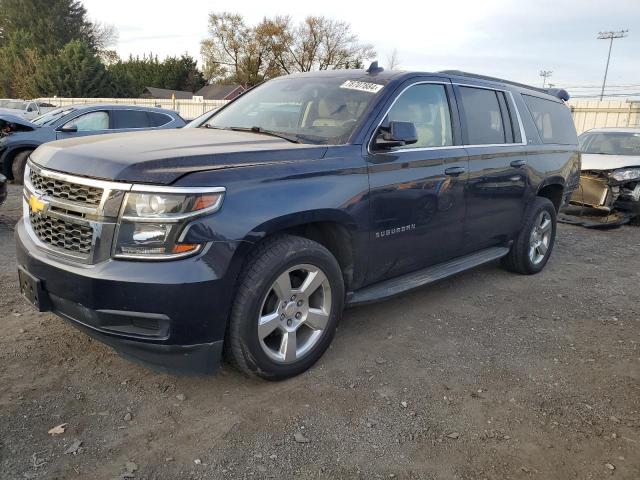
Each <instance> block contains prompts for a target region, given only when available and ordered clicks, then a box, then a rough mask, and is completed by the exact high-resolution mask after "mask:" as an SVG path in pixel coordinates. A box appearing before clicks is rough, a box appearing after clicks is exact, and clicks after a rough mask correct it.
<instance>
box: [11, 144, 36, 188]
mask: <svg viewBox="0 0 640 480" xmlns="http://www.w3.org/2000/svg"><path fill="white" fill-rule="evenodd" d="M32 152H33V150H24V151H22V152H18V153H16V155H15V157H13V162H12V163H11V174H12V175H13V183H15V184H16V185H22V183H23V179H24V170H25V168H26V167H27V160H28V159H29V155H31V153H32Z"/></svg>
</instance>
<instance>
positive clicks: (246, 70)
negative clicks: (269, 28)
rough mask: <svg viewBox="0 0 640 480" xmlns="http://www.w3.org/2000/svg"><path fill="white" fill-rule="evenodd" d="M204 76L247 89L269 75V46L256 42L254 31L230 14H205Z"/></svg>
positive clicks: (256, 37)
mask: <svg viewBox="0 0 640 480" xmlns="http://www.w3.org/2000/svg"><path fill="white" fill-rule="evenodd" d="M201 53H202V57H203V58H204V74H205V77H206V78H207V79H209V80H212V81H221V82H223V81H230V82H233V83H239V84H241V85H245V86H249V85H255V84H257V83H260V82H261V81H263V80H264V79H265V78H268V77H269V76H270V75H272V74H273V71H274V65H273V64H272V63H271V58H269V55H268V54H269V45H267V44H265V43H263V42H261V41H260V38H259V37H258V35H257V32H256V29H255V28H253V27H249V26H247V25H246V24H245V22H244V19H243V18H242V17H241V16H240V15H237V14H233V13H227V12H225V13H221V14H216V13H212V14H211V15H209V38H207V39H205V40H203V41H202V43H201Z"/></svg>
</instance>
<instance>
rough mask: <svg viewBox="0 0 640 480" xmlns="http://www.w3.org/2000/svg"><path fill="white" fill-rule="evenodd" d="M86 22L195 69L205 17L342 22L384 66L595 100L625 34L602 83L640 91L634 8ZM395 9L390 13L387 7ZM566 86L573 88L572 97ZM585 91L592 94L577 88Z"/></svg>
mask: <svg viewBox="0 0 640 480" xmlns="http://www.w3.org/2000/svg"><path fill="white" fill-rule="evenodd" d="M83 3H84V5H85V7H86V8H87V10H88V13H89V17H90V18H91V19H92V20H96V21H100V22H104V23H108V24H112V25H114V26H115V27H116V29H117V30H118V32H119V40H118V44H117V46H116V50H117V52H118V54H119V55H120V56H121V57H123V58H127V57H128V56H129V54H133V55H143V54H145V53H147V54H148V53H150V52H153V53H154V54H157V55H158V56H159V57H160V58H164V57H166V56H169V55H180V54H182V53H185V52H187V53H189V54H190V55H192V56H193V57H194V58H196V59H197V60H199V61H200V58H201V57H200V41H201V40H202V39H204V38H206V36H207V23H208V14H209V13H211V12H222V11H231V12H233V13H239V14H241V15H243V16H244V17H245V19H246V21H247V22H248V23H249V24H254V23H257V22H259V21H260V20H261V19H262V18H263V17H265V16H267V17H272V16H276V15H290V16H291V17H292V18H293V19H294V20H295V21H301V20H303V19H304V18H305V17H306V16H308V15H324V16H326V17H331V18H335V19H340V20H344V21H347V22H349V23H350V24H351V26H352V29H353V31H354V33H356V34H357V35H358V36H359V38H360V41H361V42H363V43H370V44H372V45H373V46H374V47H375V49H376V51H377V54H378V55H377V59H378V60H379V63H380V64H381V65H382V66H384V65H385V63H387V59H388V57H389V56H390V55H391V52H393V50H394V49H397V51H398V54H399V57H400V68H401V69H403V70H420V71H438V70H443V69H457V70H465V71H470V72H475V73H481V74H485V75H491V76H497V77H502V78H507V79H510V80H515V81H519V82H524V83H528V84H532V85H538V86H540V85H541V84H542V78H541V77H540V76H539V72H540V71H541V70H550V71H552V72H553V73H552V75H551V78H550V79H549V81H550V82H551V83H552V84H554V85H556V86H559V87H569V88H570V92H571V90H573V95H574V96H578V95H583V94H585V93H587V92H588V93H594V92H596V91H598V92H599V90H598V87H599V86H600V85H601V84H602V78H603V75H604V69H605V64H606V60H607V51H608V48H609V41H608V40H598V39H597V35H598V32H600V31H608V30H614V31H617V30H621V29H628V30H629V33H628V36H627V37H626V38H622V39H619V40H614V44H613V51H612V56H611V64H610V66H609V75H608V78H607V85H611V89H610V91H611V93H616V94H618V93H640V0H527V1H525V0H446V1H443V0H438V1H434V0H422V1H409V0H405V1H404V2H393V1H387V2H382V1H378V2H361V1H345V0H322V1H319V2H310V1H308V0H297V1H285V0H267V1H265V0H243V1H241V2H237V3H234V2H216V1H212V0H183V1H182V2H176V1H166V0H110V1H105V0H84V2H83ZM395 6H397V8H396V7H395ZM571 87H573V88H572V89H571ZM580 87H593V88H580Z"/></svg>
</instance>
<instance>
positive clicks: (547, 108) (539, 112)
mask: <svg viewBox="0 0 640 480" xmlns="http://www.w3.org/2000/svg"><path fill="white" fill-rule="evenodd" d="M522 98H523V100H524V103H526V104H527V108H529V111H530V112H531V116H532V117H533V121H534V123H535V124H536V128H537V129H538V133H539V134H540V138H542V141H543V142H544V143H560V144H565V145H575V144H576V143H577V142H578V140H577V137H576V127H575V126H574V124H573V118H571V111H570V110H569V108H568V107H567V106H566V105H565V104H564V103H560V102H554V101H551V100H545V99H544V98H538V97H532V96H531V95H522Z"/></svg>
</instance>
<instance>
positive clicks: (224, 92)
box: [194, 83, 244, 100]
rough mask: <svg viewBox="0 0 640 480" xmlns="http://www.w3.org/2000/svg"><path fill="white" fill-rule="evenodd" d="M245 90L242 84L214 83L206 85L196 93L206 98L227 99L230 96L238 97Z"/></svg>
mask: <svg viewBox="0 0 640 480" xmlns="http://www.w3.org/2000/svg"><path fill="white" fill-rule="evenodd" d="M243 91H244V87H242V86H241V85H223V84H216V83H213V84H211V85H205V86H204V87H202V88H201V89H200V90H198V91H197V92H196V93H195V94H194V95H197V96H200V97H204V99H205V100H226V99H228V97H230V96H231V97H237V96H238V94H239V93H241V92H243Z"/></svg>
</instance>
